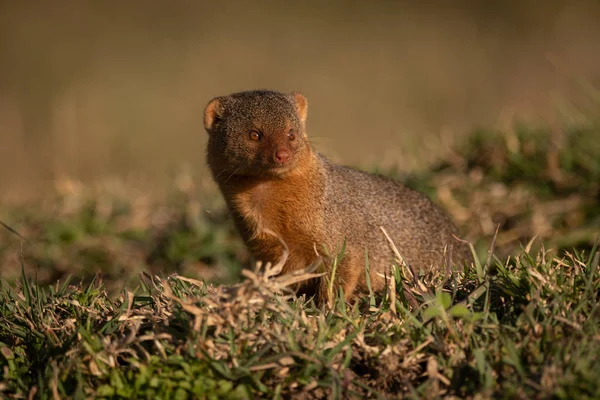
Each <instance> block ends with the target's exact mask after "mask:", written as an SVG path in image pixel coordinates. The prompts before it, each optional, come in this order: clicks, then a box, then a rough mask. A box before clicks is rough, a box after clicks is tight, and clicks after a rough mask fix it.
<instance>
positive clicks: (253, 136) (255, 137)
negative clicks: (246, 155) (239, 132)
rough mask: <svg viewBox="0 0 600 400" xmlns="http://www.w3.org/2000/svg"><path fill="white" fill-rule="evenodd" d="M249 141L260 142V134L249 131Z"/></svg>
mask: <svg viewBox="0 0 600 400" xmlns="http://www.w3.org/2000/svg"><path fill="white" fill-rule="evenodd" d="M249 136H250V140H254V141H256V140H260V133H258V132H257V131H250V135H249Z"/></svg>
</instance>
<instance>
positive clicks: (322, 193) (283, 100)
mask: <svg viewBox="0 0 600 400" xmlns="http://www.w3.org/2000/svg"><path fill="white" fill-rule="evenodd" d="M306 116H307V99H306V97H305V96H304V95H302V94H301V93H298V92H293V93H290V94H284V93H279V92H275V91H270V90H254V91H247V92H240V93H234V94H231V95H229V96H222V97H216V98H214V99H212V100H211V101H210V102H209V103H208V105H207V106H206V109H205V111H204V126H205V128H206V131H207V132H208V135H209V139H208V145H207V160H208V165H209V168H210V171H211V173H212V176H213V177H214V179H215V181H216V182H217V184H218V186H219V188H220V190H221V192H222V193H223V196H224V198H225V201H226V203H227V206H228V208H229V210H230V212H231V214H232V215H233V218H234V221H235V224H236V227H237V229H238V230H239V232H240V234H241V236H242V238H243V240H244V242H245V243H246V246H247V247H248V249H249V251H250V253H251V255H252V256H253V258H254V259H255V260H257V261H258V260H260V261H263V262H272V263H277V261H279V260H280V259H281V258H282V256H283V254H284V246H283V245H282V242H283V243H285V245H286V246H287V252H288V257H287V259H286V261H285V264H284V267H283V271H282V273H286V272H290V271H294V270H298V269H302V268H306V267H307V266H310V265H311V264H313V263H315V262H317V261H318V260H319V259H322V260H325V263H324V264H323V265H326V266H328V267H326V268H331V265H332V260H333V258H332V257H336V256H337V255H338V254H337V252H339V251H340V249H341V248H342V246H343V244H344V243H345V251H344V253H343V257H342V259H341V261H340V262H339V263H338V264H337V268H336V271H337V273H336V274H335V278H334V283H335V287H336V288H339V285H341V287H342V288H343V293H344V295H345V298H346V299H350V298H352V297H353V296H354V297H355V295H356V294H357V293H365V292H366V291H368V287H367V281H366V274H365V271H366V269H365V257H366V255H367V254H368V259H369V266H370V268H369V270H370V280H371V284H372V288H373V290H375V291H378V290H381V289H382V288H383V287H384V286H385V278H383V277H382V275H383V274H384V273H387V276H389V271H390V269H389V268H390V266H391V265H392V263H393V261H394V253H393V251H392V248H391V246H390V242H389V241H388V240H387V239H386V237H385V236H384V234H383V232H382V230H381V229H380V227H383V228H385V230H386V231H387V232H388V233H389V235H390V237H391V239H392V241H393V242H394V244H395V245H396V247H397V248H398V249H399V250H400V252H401V254H402V256H403V257H404V259H405V260H406V261H407V262H408V263H409V264H411V265H412V266H413V267H414V269H415V270H430V269H431V268H443V267H444V261H445V257H446V256H447V255H448V254H449V255H450V256H451V261H452V263H454V264H459V263H463V262H466V261H469V260H470V255H469V250H468V247H467V246H466V245H465V244H464V243H461V242H459V241H457V240H456V239H455V238H454V237H453V235H455V234H456V228H455V226H454V225H453V224H452V222H451V221H450V219H449V218H448V216H447V215H446V214H445V213H444V212H443V211H442V210H441V209H440V208H438V207H437V206H436V205H435V204H434V203H433V202H432V201H430V200H429V199H428V198H427V197H426V196H424V195H422V194H421V193H418V192H416V191H414V190H411V189H408V188H406V187H404V186H403V185H401V184H400V183H399V182H397V181H394V180H392V179H390V178H387V177H383V176H379V175H375V174H369V173H366V172H362V171H358V170H356V169H352V168H349V167H345V166H340V165H336V164H333V163H332V162H330V161H328V160H327V159H326V158H325V157H324V156H323V155H321V154H319V153H318V152H316V151H315V150H314V149H313V148H312V147H311V144H310V143H309V140H308V137H307V134H306ZM445 249H446V251H447V253H446V256H445V255H444V254H445V253H444V252H445ZM325 272H331V271H330V270H327V269H326V271H325ZM328 275H329V274H326V275H325V276H328ZM327 282H328V281H327V279H323V278H320V279H319V280H318V281H317V282H315V281H312V282H310V283H309V285H311V286H313V287H312V288H310V290H308V292H313V293H314V294H316V295H317V299H318V300H320V301H325V300H327V301H329V300H330V299H329V298H326V296H327V290H326V288H327V287H328V284H327ZM336 293H337V291H336Z"/></svg>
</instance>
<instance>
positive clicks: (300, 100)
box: [290, 92, 308, 123]
mask: <svg viewBox="0 0 600 400" xmlns="http://www.w3.org/2000/svg"><path fill="white" fill-rule="evenodd" d="M290 94H291V96H292V99H293V100H294V102H295V103H296V109H297V110H298V117H300V121H302V123H304V122H306V116H307V114H308V100H306V97H305V96H304V95H303V94H302V93H300V92H292V93H290Z"/></svg>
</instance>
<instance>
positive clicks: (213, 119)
mask: <svg viewBox="0 0 600 400" xmlns="http://www.w3.org/2000/svg"><path fill="white" fill-rule="evenodd" d="M224 103H225V98H224V97H215V98H214V99H212V100H211V101H210V102H209V103H208V104H207V105H206V108H205V109H204V128H205V129H206V131H207V132H208V133H209V134H210V133H211V132H212V131H213V129H214V127H215V125H216V123H217V122H218V121H219V120H220V119H222V118H223V114H224V110H225V107H224Z"/></svg>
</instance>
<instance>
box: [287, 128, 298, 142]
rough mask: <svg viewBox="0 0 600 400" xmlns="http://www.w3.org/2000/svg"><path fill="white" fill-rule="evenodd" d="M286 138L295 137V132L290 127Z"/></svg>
mask: <svg viewBox="0 0 600 400" xmlns="http://www.w3.org/2000/svg"><path fill="white" fill-rule="evenodd" d="M288 139H290V140H294V139H296V133H295V132H294V130H293V129H290V131H289V132H288Z"/></svg>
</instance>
